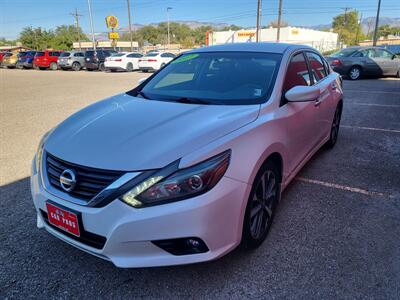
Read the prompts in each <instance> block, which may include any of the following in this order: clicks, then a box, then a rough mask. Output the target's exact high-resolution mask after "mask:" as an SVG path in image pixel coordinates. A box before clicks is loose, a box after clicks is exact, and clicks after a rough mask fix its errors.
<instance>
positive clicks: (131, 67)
mask: <svg viewBox="0 0 400 300" xmlns="http://www.w3.org/2000/svg"><path fill="white" fill-rule="evenodd" d="M126 71H127V72H132V71H133V65H132V63H128V64H127V65H126Z"/></svg>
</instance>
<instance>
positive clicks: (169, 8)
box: [167, 7, 172, 49]
mask: <svg viewBox="0 0 400 300" xmlns="http://www.w3.org/2000/svg"><path fill="white" fill-rule="evenodd" d="M171 9H172V7H167V26H168V35H167V44H168V49H169V48H170V42H171V40H170V37H169V11H170V10H171Z"/></svg>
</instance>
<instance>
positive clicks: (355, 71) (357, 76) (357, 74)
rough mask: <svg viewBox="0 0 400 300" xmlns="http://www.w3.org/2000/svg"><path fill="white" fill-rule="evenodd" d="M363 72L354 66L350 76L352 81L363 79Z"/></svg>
mask: <svg viewBox="0 0 400 300" xmlns="http://www.w3.org/2000/svg"><path fill="white" fill-rule="evenodd" d="M361 73H362V70H361V68H360V67H358V66H353V67H351V69H350V70H349V73H348V76H349V78H350V79H351V80H358V79H360V77H361Z"/></svg>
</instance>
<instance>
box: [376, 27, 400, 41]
mask: <svg viewBox="0 0 400 300" xmlns="http://www.w3.org/2000/svg"><path fill="white" fill-rule="evenodd" d="M390 34H392V35H396V34H397V35H400V27H392V26H389V25H382V26H379V28H378V38H379V37H384V38H386V37H387V36H388V35H390Z"/></svg>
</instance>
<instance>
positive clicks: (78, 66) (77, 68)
mask: <svg viewBox="0 0 400 300" xmlns="http://www.w3.org/2000/svg"><path fill="white" fill-rule="evenodd" d="M72 70H74V71H75V72H76V71H80V70H81V64H80V63H78V62H77V61H75V62H73V63H72Z"/></svg>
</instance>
